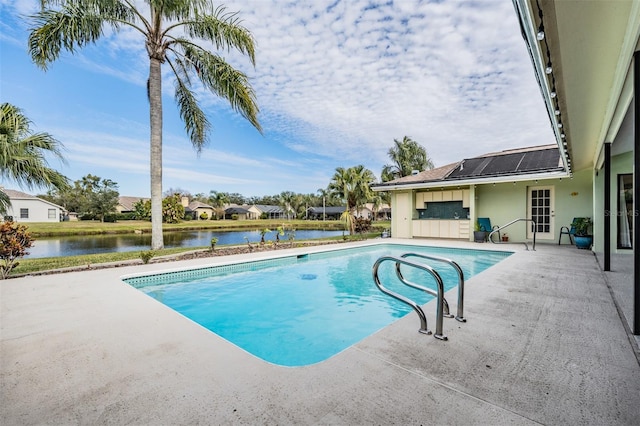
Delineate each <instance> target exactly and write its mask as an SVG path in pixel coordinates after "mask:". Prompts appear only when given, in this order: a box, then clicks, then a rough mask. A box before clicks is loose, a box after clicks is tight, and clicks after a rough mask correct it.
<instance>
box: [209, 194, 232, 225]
mask: <svg viewBox="0 0 640 426" xmlns="http://www.w3.org/2000/svg"><path fill="white" fill-rule="evenodd" d="M209 203H210V204H211V205H212V206H213V207H215V210H214V213H215V215H216V218H218V216H221V217H222V219H223V220H224V206H225V205H227V204H228V203H229V194H227V193H226V192H217V191H209Z"/></svg>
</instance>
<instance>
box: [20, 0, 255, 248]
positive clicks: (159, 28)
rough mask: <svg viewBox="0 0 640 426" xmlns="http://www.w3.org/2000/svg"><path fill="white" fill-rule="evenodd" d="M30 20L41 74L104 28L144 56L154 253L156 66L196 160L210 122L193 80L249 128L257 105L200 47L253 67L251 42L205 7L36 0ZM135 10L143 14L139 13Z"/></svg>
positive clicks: (158, 226)
mask: <svg viewBox="0 0 640 426" xmlns="http://www.w3.org/2000/svg"><path fill="white" fill-rule="evenodd" d="M41 2H42V5H43V9H42V10H41V11H40V12H38V13H36V14H35V15H33V16H32V17H31V18H32V20H33V22H34V24H35V25H34V28H33V29H32V30H31V33H30V35H29V53H30V54H31V57H32V59H33V61H34V62H35V63H36V64H37V65H38V66H39V67H41V68H42V69H44V70H46V69H47V66H48V65H49V64H50V63H52V62H53V61H55V60H56V59H58V57H59V56H60V51H61V50H62V49H64V50H67V51H69V52H71V53H73V52H74V51H75V50H76V49H78V48H81V47H85V46H86V45H88V44H93V43H96V42H97V41H98V40H99V39H100V38H101V37H102V36H103V34H104V30H105V27H108V28H111V29H112V30H113V31H114V32H118V31H119V30H120V29H121V28H124V27H127V28H131V29H133V30H134V32H137V33H139V34H140V36H141V39H140V42H141V43H144V46H145V48H146V51H147V54H148V56H149V79H148V81H147V95H148V98H149V112H150V127H151V129H150V130H151V132H150V157H151V161H150V169H151V178H150V181H151V222H152V237H151V238H152V239H151V248H152V249H153V250H157V249H161V248H162V247H163V241H162V74H161V67H162V64H167V65H168V66H169V69H170V70H171V71H172V73H173V76H174V79H175V80H174V86H175V93H174V96H175V99H176V102H177V103H178V108H179V110H180V116H181V118H182V120H183V121H184V123H185V128H186V131H187V133H188V135H189V138H190V140H191V143H192V144H193V147H194V148H195V149H196V151H197V152H198V153H199V152H200V151H201V150H202V148H203V146H204V145H205V144H206V142H207V141H208V134H209V129H210V123H209V121H208V120H207V118H206V116H205V114H204V112H203V110H202V109H201V108H200V105H199V101H198V99H197V97H196V93H195V91H194V89H196V87H195V86H194V80H199V81H200V83H202V85H203V86H204V87H205V88H206V89H208V90H209V91H211V92H212V93H213V94H215V95H218V96H220V97H222V98H224V99H226V100H228V101H229V103H230V105H231V107H232V108H233V109H234V110H235V111H237V112H239V113H240V114H241V115H242V116H243V117H244V118H246V119H247V120H248V121H249V122H250V123H251V124H252V125H253V126H254V127H255V128H256V129H258V130H259V131H262V129H261V128H260V124H259V123H258V119H257V115H258V106H257V102H256V97H255V93H254V91H253V89H252V87H251V85H250V84H249V79H248V77H247V76H246V75H245V74H244V73H242V72H240V71H238V70H236V69H234V68H233V67H232V66H231V65H230V64H228V63H227V62H226V61H225V60H224V59H223V58H222V57H221V56H219V55H217V54H215V53H212V52H210V51H209V50H207V49H206V48H205V47H203V46H202V45H199V44H198V43H199V42H209V43H211V44H212V45H213V46H214V47H215V48H216V49H218V50H229V49H231V48H233V49H236V50H238V51H239V52H240V53H242V54H244V55H247V56H248V57H249V58H250V60H251V62H252V64H254V65H255V56H254V50H255V49H254V40H253V36H252V35H251V33H250V32H249V31H248V30H247V29H246V28H244V27H243V26H241V25H240V22H239V20H238V18H237V15H236V14H235V13H228V12H226V9H225V8H224V7H218V8H214V7H213V5H212V3H211V0H182V1H177V0H145V3H146V5H147V6H148V7H143V5H141V4H138V5H137V6H136V2H133V1H131V0H41ZM141 6H142V7H141Z"/></svg>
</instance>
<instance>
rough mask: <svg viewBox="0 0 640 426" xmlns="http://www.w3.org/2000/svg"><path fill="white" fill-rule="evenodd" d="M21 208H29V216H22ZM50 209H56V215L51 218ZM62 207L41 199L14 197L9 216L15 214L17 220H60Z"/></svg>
mask: <svg viewBox="0 0 640 426" xmlns="http://www.w3.org/2000/svg"><path fill="white" fill-rule="evenodd" d="M20 209H29V217H28V218H21V217H20ZM49 209H54V210H55V217H54V218H51V219H50V218H49ZM60 213H61V212H60V208H59V207H57V206H55V205H53V204H49V203H46V202H44V201H42V200H39V199H36V198H34V199H12V200H11V206H10V207H9V208H8V209H7V216H13V220H14V221H15V222H59V221H60Z"/></svg>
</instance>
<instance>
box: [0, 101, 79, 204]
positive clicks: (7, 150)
mask: <svg viewBox="0 0 640 426" xmlns="http://www.w3.org/2000/svg"><path fill="white" fill-rule="evenodd" d="M61 149H62V145H61V144H60V142H58V141H57V140H56V139H54V138H53V136H51V135H50V134H49V133H33V132H32V131H31V121H30V120H29V119H28V118H27V117H26V116H25V115H24V114H23V112H22V110H21V109H20V108H18V107H16V106H14V105H11V104H9V103H6V102H4V103H2V104H0V177H2V178H3V179H10V180H13V181H15V182H17V183H18V184H19V185H24V186H26V187H27V188H33V187H36V186H43V187H47V188H59V189H65V188H67V187H68V185H69V183H68V180H67V178H66V177H64V176H63V175H62V174H61V173H60V172H58V171H56V170H54V169H52V168H50V167H49V164H48V163H47V160H46V158H45V157H46V155H53V156H54V157H57V158H58V159H60V160H61V161H63V162H64V158H63V157H62V151H61ZM9 205H10V200H9V196H8V195H7V194H6V193H5V192H3V191H2V190H1V189H0V214H6V212H7V208H8V207H9Z"/></svg>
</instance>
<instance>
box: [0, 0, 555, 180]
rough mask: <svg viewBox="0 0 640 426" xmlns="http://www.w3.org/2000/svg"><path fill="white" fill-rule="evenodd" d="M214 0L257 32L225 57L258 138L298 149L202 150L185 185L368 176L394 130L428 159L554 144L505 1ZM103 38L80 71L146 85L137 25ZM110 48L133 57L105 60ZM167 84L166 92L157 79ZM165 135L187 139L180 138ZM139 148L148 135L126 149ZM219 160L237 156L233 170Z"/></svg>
mask: <svg viewBox="0 0 640 426" xmlns="http://www.w3.org/2000/svg"><path fill="white" fill-rule="evenodd" d="M1 1H2V3H3V4H5V3H6V1H7V0H1ZM225 4H226V6H227V9H228V10H229V11H238V12H239V17H240V18H241V19H242V23H243V25H245V26H246V27H247V28H248V29H249V30H250V31H251V32H252V33H253V35H254V37H255V39H256V42H257V55H256V59H257V64H256V68H255V70H254V69H253V68H252V67H251V65H250V64H249V61H248V60H247V59H246V58H244V57H243V56H242V55H240V54H238V53H235V52H228V53H227V52H222V53H223V55H224V56H225V57H227V58H228V60H229V62H231V63H232V64H234V65H235V66H238V67H239V68H241V69H242V70H243V71H245V72H246V73H247V74H249V75H250V76H251V77H252V84H253V86H254V88H255V90H256V92H257V96H258V102H259V105H260V109H261V115H260V120H261V123H262V125H263V127H264V129H265V135H266V136H265V137H267V138H271V139H270V140H269V141H268V142H267V143H277V144H282V145H284V146H286V147H287V148H288V149H290V150H292V151H293V152H294V153H295V155H296V158H295V159H291V158H287V159H283V158H282V157H281V156H280V157H279V156H273V157H271V158H260V159H258V158H256V157H254V156H253V155H252V153H251V152H239V151H237V150H233V149H230V150H226V148H225V150H224V151H222V150H216V149H212V148H207V149H206V150H205V151H203V153H202V156H201V158H200V159H198V160H197V161H196V163H197V164H206V163H213V162H215V163H216V164H217V167H218V169H216V170H215V171H214V172H204V174H203V175H201V174H199V173H201V172H202V171H201V170H192V175H191V176H192V177H193V179H194V180H197V179H213V180H215V181H220V182H234V183H238V184H239V185H240V184H241V183H242V182H249V183H251V184H255V183H257V182H259V181H260V179H262V180H264V176H275V177H274V179H280V178H282V179H286V176H287V174H286V171H289V172H290V173H296V174H295V175H292V174H289V180H292V178H291V176H295V177H294V178H293V179H295V180H296V181H299V182H306V180H307V179H309V180H310V181H311V182H313V185H314V188H313V189H311V191H314V190H315V189H317V187H321V186H326V184H327V183H328V181H325V182H324V183H321V184H316V182H319V181H320V179H328V178H330V176H331V174H332V172H333V170H334V169H335V167H338V166H344V167H349V166H352V165H356V164H364V165H366V166H367V167H369V168H370V169H371V170H372V171H373V172H374V173H376V174H378V173H379V172H380V169H381V168H382V166H383V165H384V164H385V163H387V162H388V158H387V150H388V149H389V148H390V147H391V146H392V145H393V139H396V138H402V137H403V136H405V135H408V136H411V137H412V138H413V139H414V140H416V141H418V142H419V143H421V144H422V145H424V146H425V148H426V149H427V151H428V153H429V154H430V156H431V157H432V159H433V160H434V161H435V163H436V165H437V166H439V165H444V164H447V163H450V162H453V161H457V160H460V159H462V158H465V157H472V156H476V155H480V154H483V153H485V152H491V151H496V150H500V149H506V148H511V147H521V146H530V145H540V144H546V143H551V142H552V141H553V139H552V134H551V131H550V128H549V125H548V120H547V117H546V113H545V110H544V107H543V104H542V99H541V97H540V95H539V91H538V88H537V85H536V82H535V78H534V76H533V72H532V67H531V64H530V60H529V57H528V54H527V51H526V48H525V44H524V42H523V40H522V38H521V36H520V30H519V26H518V22H517V17H516V14H515V11H514V10H513V5H512V4H511V2H510V1H509V0H477V1H464V2H463V1H458V0H443V1H438V2H428V1H418V0H415V1H414V0H399V1H388V2H387V1H385V2H372V1H370V0H342V1H339V0H325V1H321V0H302V1H283V0H245V1H239V0H231V1H228V2H225ZM101 46H102V47H103V50H102V51H100V52H99V54H98V52H97V49H92V50H91V51H90V52H88V53H87V54H86V55H83V56H82V60H83V61H84V65H83V66H85V67H88V68H91V69H92V70H93V71H95V72H100V73H105V74H109V75H112V76H116V77H118V78H120V79H122V80H126V81H129V82H134V83H135V84H137V85H144V84H145V82H146V75H147V73H148V64H147V61H146V60H144V57H145V52H144V49H143V48H142V44H141V43H140V40H139V36H138V34H136V33H135V31H125V32H121V33H119V34H108V38H107V43H105V44H104V45H101ZM96 55H97V56H96ZM108 57H112V58H113V57H118V58H124V57H128V58H133V59H131V60H130V61H128V62H124V63H122V62H120V63H119V65H118V66H114V65H112V62H111V61H108V60H105V58H108ZM164 72H165V73H168V72H169V70H168V69H167V67H165V70H164ZM165 86H166V90H167V91H168V93H170V92H169V91H170V90H171V85H170V83H168V82H167V81H166V80H165ZM202 100H203V101H204V104H205V107H206V108H207V110H208V111H209V112H210V113H211V114H212V115H213V116H215V115H216V114H217V113H218V111H220V110H221V109H224V110H228V108H229V107H228V106H227V105H225V102H222V101H220V100H219V99H217V98H216V97H214V96H211V95H205V94H204V92H203V93H202ZM237 120H238V121H242V118H237ZM122 124H123V125H124V124H125V123H122ZM176 132H177V131H176ZM176 134H177V133H176ZM136 138H137V135H136ZM166 138H167V139H168V140H171V139H172V138H173V139H175V140H176V142H178V140H179V139H184V140H186V137H184V135H183V134H180V135H178V136H176V135H168V136H166ZM136 141H138V139H136ZM179 143H181V144H182V146H183V147H184V144H185V143H187V144H188V142H184V141H183V140H180V141H179ZM146 149H147V147H146V141H145V143H144V144H141V145H140V148H139V151H136V156H137V155H139V156H140V158H142V157H144V156H145V155H147V151H146ZM78 152H80V151H78ZM165 152H169V153H170V155H165V159H166V160H165V161H166V162H167V168H166V170H169V171H170V173H171V174H174V173H175V175H180V174H182V175H184V170H187V169H188V167H189V163H191V164H193V163H194V160H193V158H194V154H193V152H192V150H190V149H188V150H180V149H175V150H174V149H172V148H171V147H168V148H167V150H166V151H165ZM77 155H81V154H77ZM104 155H105V157H106V158H112V157H113V156H112V154H111V153H108V152H105V154H104ZM113 158H114V159H115V158H116V157H113ZM89 160H90V159H89V158H87V161H89ZM138 160H139V159H137V157H136V162H137V161H138ZM144 161H145V163H144V164H146V161H147V160H146V158H145V160H144ZM319 161H320V162H321V163H322V164H321V166H322V167H325V170H323V171H322V173H319V174H318V175H310V174H309V172H308V170H309V168H310V164H312V162H319ZM127 162H130V160H129V159H127ZM225 164H234V165H236V171H235V173H236V174H234V171H233V170H232V169H231V168H228V170H227V168H225V167H224V165H225ZM278 164H279V165H280V168H278V167H276V165H278ZM327 164H331V166H329V167H327ZM145 167H146V166H145ZM305 167H306V173H305V171H303V170H304V169H305ZM238 169H241V170H242V171H243V176H244V177H242V178H240V177H238V176H237V170H238ZM260 174H262V177H260ZM300 176H304V177H300ZM308 184H309V183H308ZM283 190H284V188H283Z"/></svg>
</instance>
